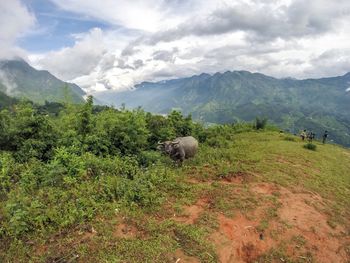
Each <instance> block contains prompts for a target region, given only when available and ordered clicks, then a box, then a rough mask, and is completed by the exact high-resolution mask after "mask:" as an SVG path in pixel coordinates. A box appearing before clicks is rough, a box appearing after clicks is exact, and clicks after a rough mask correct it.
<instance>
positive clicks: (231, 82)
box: [95, 71, 350, 146]
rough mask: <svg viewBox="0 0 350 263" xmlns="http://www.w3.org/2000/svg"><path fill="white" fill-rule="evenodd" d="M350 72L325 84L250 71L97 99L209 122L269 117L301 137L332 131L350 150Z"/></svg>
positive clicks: (153, 85) (159, 84) (148, 86)
mask: <svg viewBox="0 0 350 263" xmlns="http://www.w3.org/2000/svg"><path fill="white" fill-rule="evenodd" d="M349 83H350V73H348V74H346V75H344V76H339V77H332V78H322V79H305V80H297V79H277V78H273V77H269V76H266V75H263V74H259V73H250V72H248V71H234V72H230V71H227V72H225V73H216V74H214V75H209V74H201V75H196V76H192V77H189V78H181V79H174V80H168V81H161V82H157V83H150V82H144V83H141V84H139V85H137V86H135V89H133V90H131V91H125V92H119V93H116V92H113V91H108V92H103V93H99V94H96V95H95V96H96V97H97V98H99V99H101V100H102V101H106V102H107V103H109V104H113V105H115V106H120V105H121V104H123V103H125V104H126V106H127V107H131V108H134V107H138V106H141V107H143V108H144V109H145V110H147V111H151V112H155V113H164V114H165V113H168V112H169V111H170V110H171V109H179V110H181V111H182V112H183V113H185V114H188V113H191V114H192V116H193V117H194V118H195V119H197V120H201V121H203V122H208V123H228V122H237V121H242V120H243V121H251V120H253V119H255V117H256V116H261V117H267V118H268V119H269V120H270V121H271V122H273V123H275V124H277V125H278V126H279V127H281V128H283V129H285V130H289V131H290V132H293V133H298V132H299V131H300V130H301V129H308V130H312V131H314V132H315V133H316V135H318V137H320V136H321V134H322V133H323V132H324V130H328V131H329V132H330V138H331V139H332V140H334V141H335V142H337V143H339V144H343V145H346V146H350V114H349V111H350V92H349V91H347V90H348V88H349Z"/></svg>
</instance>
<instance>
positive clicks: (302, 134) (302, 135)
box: [300, 130, 306, 141]
mask: <svg viewBox="0 0 350 263" xmlns="http://www.w3.org/2000/svg"><path fill="white" fill-rule="evenodd" d="M300 137H301V139H302V140H303V141H304V140H305V138H306V130H303V131H302V132H301V133H300Z"/></svg>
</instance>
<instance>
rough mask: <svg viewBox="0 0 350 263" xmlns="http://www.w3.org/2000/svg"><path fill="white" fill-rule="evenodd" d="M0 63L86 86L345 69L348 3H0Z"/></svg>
mask: <svg viewBox="0 0 350 263" xmlns="http://www.w3.org/2000/svg"><path fill="white" fill-rule="evenodd" d="M0 14H1V16H0V59H1V58H2V59H4V58H11V57H14V56H17V57H18V56H19V57H22V58H24V59H25V60H27V61H28V62H29V63H30V64H31V65H33V66H35V67H36V68H41V69H47V70H49V71H50V72H51V73H53V74H54V75H56V76H57V77H59V78H61V79H63V80H66V81H72V82H75V83H77V84H78V85H80V86H81V87H83V88H85V89H86V90H88V91H91V92H94V91H99V90H104V89H116V90H118V89H119V90H121V89H126V88H130V87H132V86H133V85H134V84H137V83H140V82H142V81H158V80H162V79H169V78H176V77H184V76H191V75H194V74H200V73H202V72H207V73H214V72H218V71H219V72H223V71H227V70H231V71H232V70H249V71H253V72H261V73H264V74H267V75H271V76H274V77H295V78H309V77H325V76H335V75H343V74H345V73H346V72H349V71H350V1H349V0H337V1H329V0H303V1H302V0H260V1H259V0H205V1H204V0H104V1H98V0H11V1H10V0H1V1H0Z"/></svg>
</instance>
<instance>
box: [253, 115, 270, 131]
mask: <svg viewBox="0 0 350 263" xmlns="http://www.w3.org/2000/svg"><path fill="white" fill-rule="evenodd" d="M266 124H267V118H263V119H260V118H259V117H256V120H255V124H254V128H255V129H256V130H262V129H265V127H266Z"/></svg>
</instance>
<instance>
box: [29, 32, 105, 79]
mask: <svg viewBox="0 0 350 263" xmlns="http://www.w3.org/2000/svg"><path fill="white" fill-rule="evenodd" d="M75 38H76V43H75V45H74V46H73V47H65V48H63V49H61V50H59V51H53V52H49V53H47V54H45V55H44V56H39V57H36V58H35V57H32V62H34V64H36V65H40V67H41V68H43V69H46V70H49V71H50V72H51V73H53V74H54V75H56V76H57V77H59V78H62V79H64V80H70V79H74V78H77V77H80V76H83V75H88V74H90V73H91V72H92V71H93V70H94V69H95V68H96V66H97V65H98V64H99V62H100V61H101V60H102V58H103V56H104V54H105V52H106V50H105V46H104V43H103V38H104V36H103V33H102V30H101V29H99V28H94V29H91V30H90V31H89V32H88V33H86V34H79V35H75Z"/></svg>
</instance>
